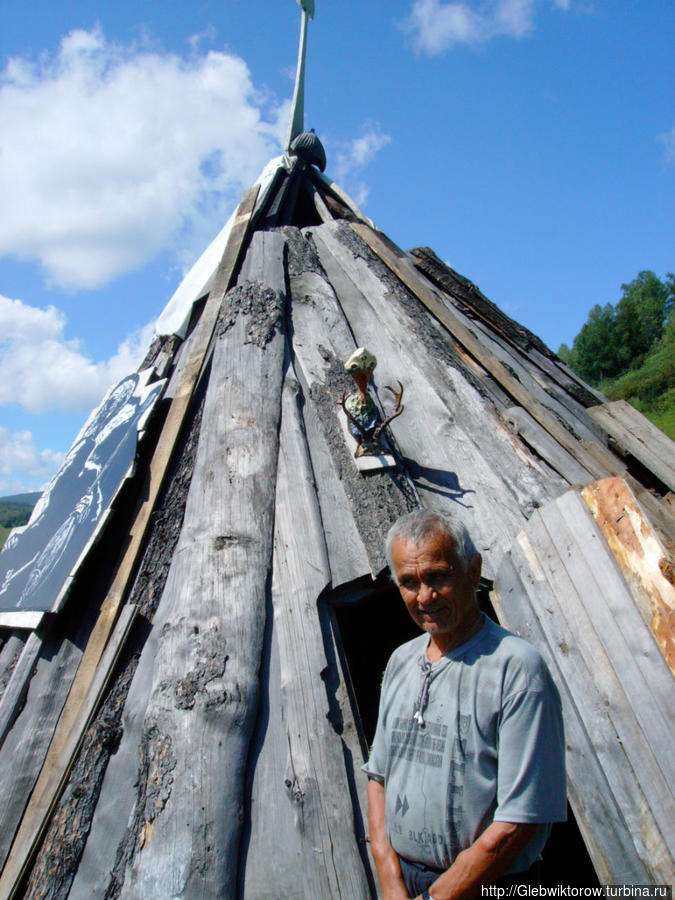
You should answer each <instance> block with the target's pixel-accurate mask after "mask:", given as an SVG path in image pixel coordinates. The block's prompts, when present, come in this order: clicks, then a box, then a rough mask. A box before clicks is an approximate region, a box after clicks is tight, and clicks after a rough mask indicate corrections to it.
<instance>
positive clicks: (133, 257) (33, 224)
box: [0, 28, 285, 288]
mask: <svg viewBox="0 0 675 900" xmlns="http://www.w3.org/2000/svg"><path fill="white" fill-rule="evenodd" d="M201 38H202V36H201V35H200V36H197V37H196V38H195V40H194V41H192V52H191V53H190V54H189V56H188V57H187V58H182V57H179V56H177V55H175V54H161V53H159V52H157V51H151V50H149V49H145V48H144V47H138V46H131V47H129V46H127V47H124V46H120V45H117V44H113V43H110V42H108V41H106V39H105V37H104V35H103V33H102V31H101V30H100V29H99V28H96V29H93V30H92V31H82V30H78V31H73V32H71V33H70V34H69V35H68V36H67V37H66V38H64V39H63V40H62V41H61V44H60V47H59V50H58V52H57V53H56V54H54V55H52V56H44V57H42V58H41V59H40V60H39V62H37V63H33V62H30V61H28V60H25V59H20V58H15V59H11V60H10V61H9V62H8V64H7V66H6V68H5V71H4V72H3V73H2V75H1V77H0V119H1V120H2V122H3V128H2V136H1V137H0V195H1V196H2V197H3V216H2V217H1V219H0V254H6V255H13V256H15V257H18V258H21V259H37V260H40V262H41V263H42V265H43V266H44V268H45V269H46V270H47V272H48V274H49V276H50V278H51V279H52V280H53V281H55V282H57V283H58V284H60V285H62V286H70V287H88V288H91V287H95V286H98V285H101V284H104V283H106V282H107V281H109V280H110V279H112V278H114V277H116V276H118V275H120V274H123V273H125V272H129V271H131V270H133V269H134V268H135V267H138V266H140V265H142V264H144V263H146V262H147V261H148V260H150V259H151V258H152V257H153V256H154V255H156V254H157V253H158V252H160V251H161V250H166V249H169V250H171V251H173V252H177V248H178V246H179V244H180V245H182V247H183V250H184V251H185V245H186V243H187V244H189V245H191V244H193V239H194V232H195V231H199V237H198V240H199V241H201V240H202V236H203V234H204V233H213V232H215V231H217V230H218V228H219V227H220V225H221V224H222V221H224V218H226V212H227V211H228V210H229V207H230V206H232V205H234V204H235V203H236V202H237V200H238V199H239V196H240V194H241V191H242V189H243V188H244V187H246V186H247V185H249V184H251V183H252V181H253V180H254V179H255V178H256V176H257V175H258V173H259V171H260V170H261V169H262V167H263V165H264V164H265V163H266V162H267V161H268V159H269V158H270V157H271V156H273V155H275V154H276V153H278V151H279V147H280V143H281V141H282V140H283V135H284V131H285V121H284V120H283V111H282V109H281V108H278V107H275V106H274V104H273V103H272V102H271V100H270V98H269V97H268V96H266V95H264V94H262V93H261V92H259V91H256V89H255V88H254V86H253V83H252V81H251V76H250V72H249V70H248V68H247V66H246V64H245V63H244V61H243V60H241V59H239V58H238V57H236V56H234V55H231V54H228V53H222V52H215V51H210V52H205V53H199V51H198V48H199V41H200V39H201ZM200 249H201V248H200ZM195 250H196V248H195V247H194V246H191V247H189V249H188V251H187V254H186V255H187V256H190V255H194V252H195ZM177 258H179V259H180V261H184V259H185V257H182V258H181V257H180V256H178V257H177Z"/></svg>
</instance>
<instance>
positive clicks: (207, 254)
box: [155, 156, 284, 337]
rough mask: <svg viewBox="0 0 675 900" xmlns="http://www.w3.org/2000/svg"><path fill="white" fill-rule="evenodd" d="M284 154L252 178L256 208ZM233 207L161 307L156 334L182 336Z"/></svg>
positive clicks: (226, 231)
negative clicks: (257, 188) (172, 293)
mask: <svg viewBox="0 0 675 900" xmlns="http://www.w3.org/2000/svg"><path fill="white" fill-rule="evenodd" d="M283 159H284V157H283V156H276V157H275V158H274V159H271V160H270V161H269V162H268V163H267V165H266V166H265V168H264V169H263V170H262V172H261V173H260V176H259V177H258V180H257V181H256V182H255V183H256V184H259V185H260V191H259V193H258V201H257V203H256V210H258V209H259V208H260V207H261V206H262V204H263V202H264V200H265V197H266V195H267V191H268V189H269V187H270V185H271V184H272V182H273V180H274V176H275V175H276V173H277V171H278V170H279V167H280V166H281V165H282V164H283ZM235 215H236V210H235V211H234V212H233V213H232V215H231V216H230V218H229V219H228V220H227V223H226V224H225V226H224V227H223V229H222V230H221V231H220V232H219V233H218V234H217V235H216V237H215V238H214V239H213V240H212V241H211V243H210V244H209V246H208V247H207V248H206V250H205V251H204V252H203V253H202V255H201V256H200V257H199V259H198V260H197V262H196V263H195V264H194V265H193V266H192V268H191V269H190V271H189V272H188V273H187V275H186V276H185V278H184V279H183V280H182V282H181V283H180V285H179V287H178V289H177V290H176V292H175V294H174V295H173V297H172V298H171V299H170V300H169V302H168V303H167V305H166V306H165V307H164V310H163V311H162V312H161V313H160V316H159V318H158V319H157V323H156V325H155V333H156V334H177V335H178V337H185V334H186V332H187V326H188V323H189V321H190V313H191V311H192V305H193V304H194V303H195V302H196V301H197V300H199V298H200V297H203V296H204V294H206V293H207V291H208V290H209V288H210V286H211V283H212V281H213V276H214V275H215V274H216V269H217V268H218V264H219V263H220V260H221V257H222V255H223V251H224V250H225V245H226V244H227V239H228V238H229V236H230V231H231V230H232V226H233V225H234V217H235Z"/></svg>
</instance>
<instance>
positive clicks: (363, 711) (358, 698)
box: [331, 577, 599, 887]
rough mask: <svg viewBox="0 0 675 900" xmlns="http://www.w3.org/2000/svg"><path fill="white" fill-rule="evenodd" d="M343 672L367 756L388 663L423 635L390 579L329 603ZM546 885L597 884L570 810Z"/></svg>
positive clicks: (553, 844) (485, 605)
mask: <svg viewBox="0 0 675 900" xmlns="http://www.w3.org/2000/svg"><path fill="white" fill-rule="evenodd" d="M491 590H492V582H490V581H488V580H487V579H484V578H481V581H480V586H479V589H478V603H479V606H480V608H481V610H482V611H483V612H484V613H485V615H487V616H488V617H489V618H491V619H492V620H493V621H495V622H498V619H497V615H496V613H495V610H494V607H493V605H492V603H491V602H490V591H491ZM331 602H332V606H333V610H334V613H335V620H336V621H337V629H338V631H339V635H338V636H337V637H338V641H337V643H338V646H339V647H340V652H341V655H342V669H343V672H345V674H346V675H347V676H348V679H349V681H350V693H351V696H352V704H353V707H354V717H355V719H356V721H357V725H358V727H359V731H360V736H361V739H362V742H363V741H364V739H365V742H364V752H365V753H367V748H368V747H370V745H371V743H372V740H373V737H374V736H375V727H376V725H377V712H378V707H379V702H380V685H381V683H382V676H383V675H384V670H385V667H386V665H387V661H388V659H389V657H390V656H391V654H392V652H393V651H394V650H395V649H396V647H398V646H399V645H400V644H403V643H404V642H405V641H409V640H411V639H412V638H414V637H417V635H418V634H419V630H418V628H417V626H416V625H415V624H414V622H413V621H412V619H411V618H410V616H409V615H408V612H407V611H406V609H405V607H404V605H403V602H402V601H401V596H400V594H399V592H398V588H397V587H396V585H395V584H394V583H393V582H392V581H390V580H389V579H388V578H386V577H385V578H381V579H378V581H376V582H372V581H371V580H370V578H364V579H363V580H362V581H360V582H353V583H352V584H351V585H346V586H345V587H343V588H339V589H338V590H337V591H335V592H334V594H333V597H332V598H331ZM542 883H544V884H546V885H549V886H551V885H557V884H565V885H570V886H574V887H590V886H595V885H598V884H599V881H598V878H597V876H596V874H595V870H594V868H593V863H592V862H591V858H590V856H589V854H588V851H587V850H586V846H585V844H584V840H583V838H582V836H581V832H580V830H579V826H578V825H577V822H576V819H575V817H574V813H573V812H572V809H571V807H570V806H569V804H568V806H567V822H559V823H556V824H555V825H554V826H553V829H552V831H551V836H550V837H549V839H548V842H547V844H546V848H545V850H544V867H543V872H542Z"/></svg>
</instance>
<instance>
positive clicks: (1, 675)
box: [0, 629, 29, 746]
mask: <svg viewBox="0 0 675 900" xmlns="http://www.w3.org/2000/svg"><path fill="white" fill-rule="evenodd" d="M28 637H29V632H27V631H19V630H16V629H7V633H6V635H5V640H4V641H3V643H2V649H0V702H1V701H2V695H3V694H4V693H5V689H6V687H7V685H8V684H9V680H10V678H11V677H12V672H13V671H14V669H15V668H16V664H17V663H18V661H19V657H20V656H21V652H22V650H23V648H24V646H25V644H26V640H27V639H28ZM1 745H2V728H0V746H1Z"/></svg>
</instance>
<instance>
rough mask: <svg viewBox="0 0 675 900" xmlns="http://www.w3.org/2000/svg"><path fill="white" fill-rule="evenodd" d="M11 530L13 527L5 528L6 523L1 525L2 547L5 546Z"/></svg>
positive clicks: (0, 537) (0, 542)
mask: <svg viewBox="0 0 675 900" xmlns="http://www.w3.org/2000/svg"><path fill="white" fill-rule="evenodd" d="M11 530H12V529H11V528H5V526H4V525H0V547H4V545H5V541H6V540H7V538H8V537H9V533H10V531H11Z"/></svg>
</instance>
